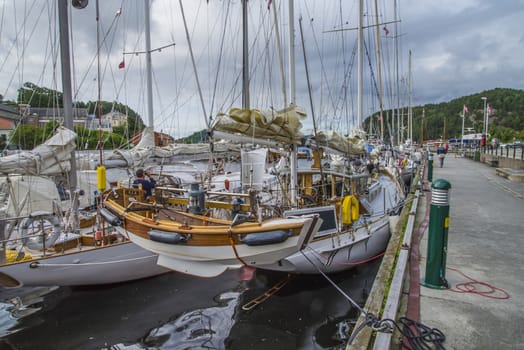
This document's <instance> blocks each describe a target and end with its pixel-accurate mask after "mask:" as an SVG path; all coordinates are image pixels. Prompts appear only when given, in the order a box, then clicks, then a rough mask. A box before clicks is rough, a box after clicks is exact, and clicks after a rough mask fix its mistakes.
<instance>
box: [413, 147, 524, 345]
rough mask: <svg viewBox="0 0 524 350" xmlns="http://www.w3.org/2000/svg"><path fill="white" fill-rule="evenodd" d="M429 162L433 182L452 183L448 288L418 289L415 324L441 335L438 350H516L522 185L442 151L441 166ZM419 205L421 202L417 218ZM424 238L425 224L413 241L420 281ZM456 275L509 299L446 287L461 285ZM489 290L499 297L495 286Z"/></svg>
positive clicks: (521, 318)
mask: <svg viewBox="0 0 524 350" xmlns="http://www.w3.org/2000/svg"><path fill="white" fill-rule="evenodd" d="M436 165H437V167H435V168H434V172H433V180H436V179H439V178H442V179H446V180H448V181H449V182H450V183H451V186H452V188H451V192H450V227H449V232H448V235H449V237H448V254H447V265H446V266H447V270H446V279H447V281H448V282H449V285H450V287H452V288H451V289H450V290H436V289H430V288H426V287H424V286H420V322H421V323H423V324H425V325H427V326H429V327H433V328H438V329H440V330H441V331H442V332H443V333H444V334H445V336H446V341H445V342H444V346H445V347H446V349H457V350H459V349H460V350H467V349H499V350H500V349H524V331H523V330H524V183H518V182H511V181H509V180H507V179H505V178H502V177H499V176H497V175H496V172H495V168H491V167H489V166H487V165H485V164H481V163H479V162H474V161H472V160H470V159H466V158H455V157H449V156H448V157H446V159H445V162H444V167H443V168H439V167H438V163H437V164H436ZM425 206H426V205H425V200H424V199H423V200H421V201H420V202H419V209H420V210H419V211H420V212H422V215H423V214H424V213H425ZM418 215H420V213H419V214H417V216H418ZM427 236H428V232H427V229H426V231H425V232H424V235H423V236H422V241H421V242H420V257H421V259H420V264H419V267H420V277H421V278H424V275H425V271H426V270H425V269H426V261H425V257H426V256H427V253H426V250H427ZM463 274H465V275H467V276H469V277H470V278H472V279H474V280H477V281H481V282H485V283H489V284H490V285H492V286H494V287H497V288H500V289H502V290H504V291H506V292H507V293H508V294H509V299H492V298H488V297H485V296H481V295H479V294H474V293H458V292H453V291H452V290H453V289H455V288H456V285H457V284H459V283H463V282H469V280H468V279H467V278H466V277H465V276H464V275H463ZM407 287H409V284H407ZM407 287H406V292H407ZM477 287H478V289H480V290H486V287H483V286H481V285H477ZM492 295H493V296H497V297H504V293H503V292H501V291H497V292H496V293H494V294H492Z"/></svg>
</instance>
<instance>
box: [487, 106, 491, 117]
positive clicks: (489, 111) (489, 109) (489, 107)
mask: <svg viewBox="0 0 524 350" xmlns="http://www.w3.org/2000/svg"><path fill="white" fill-rule="evenodd" d="M488 115H491V105H490V104H488Z"/></svg>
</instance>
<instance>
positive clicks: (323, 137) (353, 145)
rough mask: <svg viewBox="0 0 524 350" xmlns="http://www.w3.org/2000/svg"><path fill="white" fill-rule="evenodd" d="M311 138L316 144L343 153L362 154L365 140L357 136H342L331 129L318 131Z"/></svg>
mask: <svg viewBox="0 0 524 350" xmlns="http://www.w3.org/2000/svg"><path fill="white" fill-rule="evenodd" d="M312 140H313V141H314V142H315V143H316V144H317V145H318V146H324V147H329V148H331V149H334V150H336V151H338V152H342V153H343V154H354V155H357V154H364V153H365V145H366V144H365V142H364V140H362V139H360V138H358V137H344V136H341V135H339V134H337V133H336V132H335V131H333V130H329V131H325V132H324V131H319V132H318V133H317V134H316V135H315V136H314V137H313V138H312Z"/></svg>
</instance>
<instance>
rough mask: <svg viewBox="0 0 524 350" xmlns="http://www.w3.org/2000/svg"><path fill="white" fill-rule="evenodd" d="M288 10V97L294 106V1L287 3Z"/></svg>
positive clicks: (290, 0) (295, 97)
mask: <svg viewBox="0 0 524 350" xmlns="http://www.w3.org/2000/svg"><path fill="white" fill-rule="evenodd" d="M288 8H289V10H288V11H289V37H288V40H289V95H290V101H289V104H290V105H295V104H296V102H297V101H296V99H297V96H296V87H295V83H296V82H295V80H296V78H295V22H294V21H295V6H294V1H293V0H289V1H288Z"/></svg>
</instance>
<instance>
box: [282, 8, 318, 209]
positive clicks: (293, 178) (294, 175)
mask: <svg viewBox="0 0 524 350" xmlns="http://www.w3.org/2000/svg"><path fill="white" fill-rule="evenodd" d="M288 7H289V8H288V12H289V38H288V40H289V95H290V98H291V101H290V105H291V106H295V105H296V103H297V101H296V86H295V10H294V8H295V4H294V1H293V0H289V1H288ZM311 112H313V110H312V111H311ZM289 162H290V163H291V164H290V168H291V171H290V174H289V177H290V179H289V181H290V182H291V206H292V207H296V205H297V182H298V169H297V167H298V161H297V150H296V146H295V145H292V146H291V152H290V157H289Z"/></svg>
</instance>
